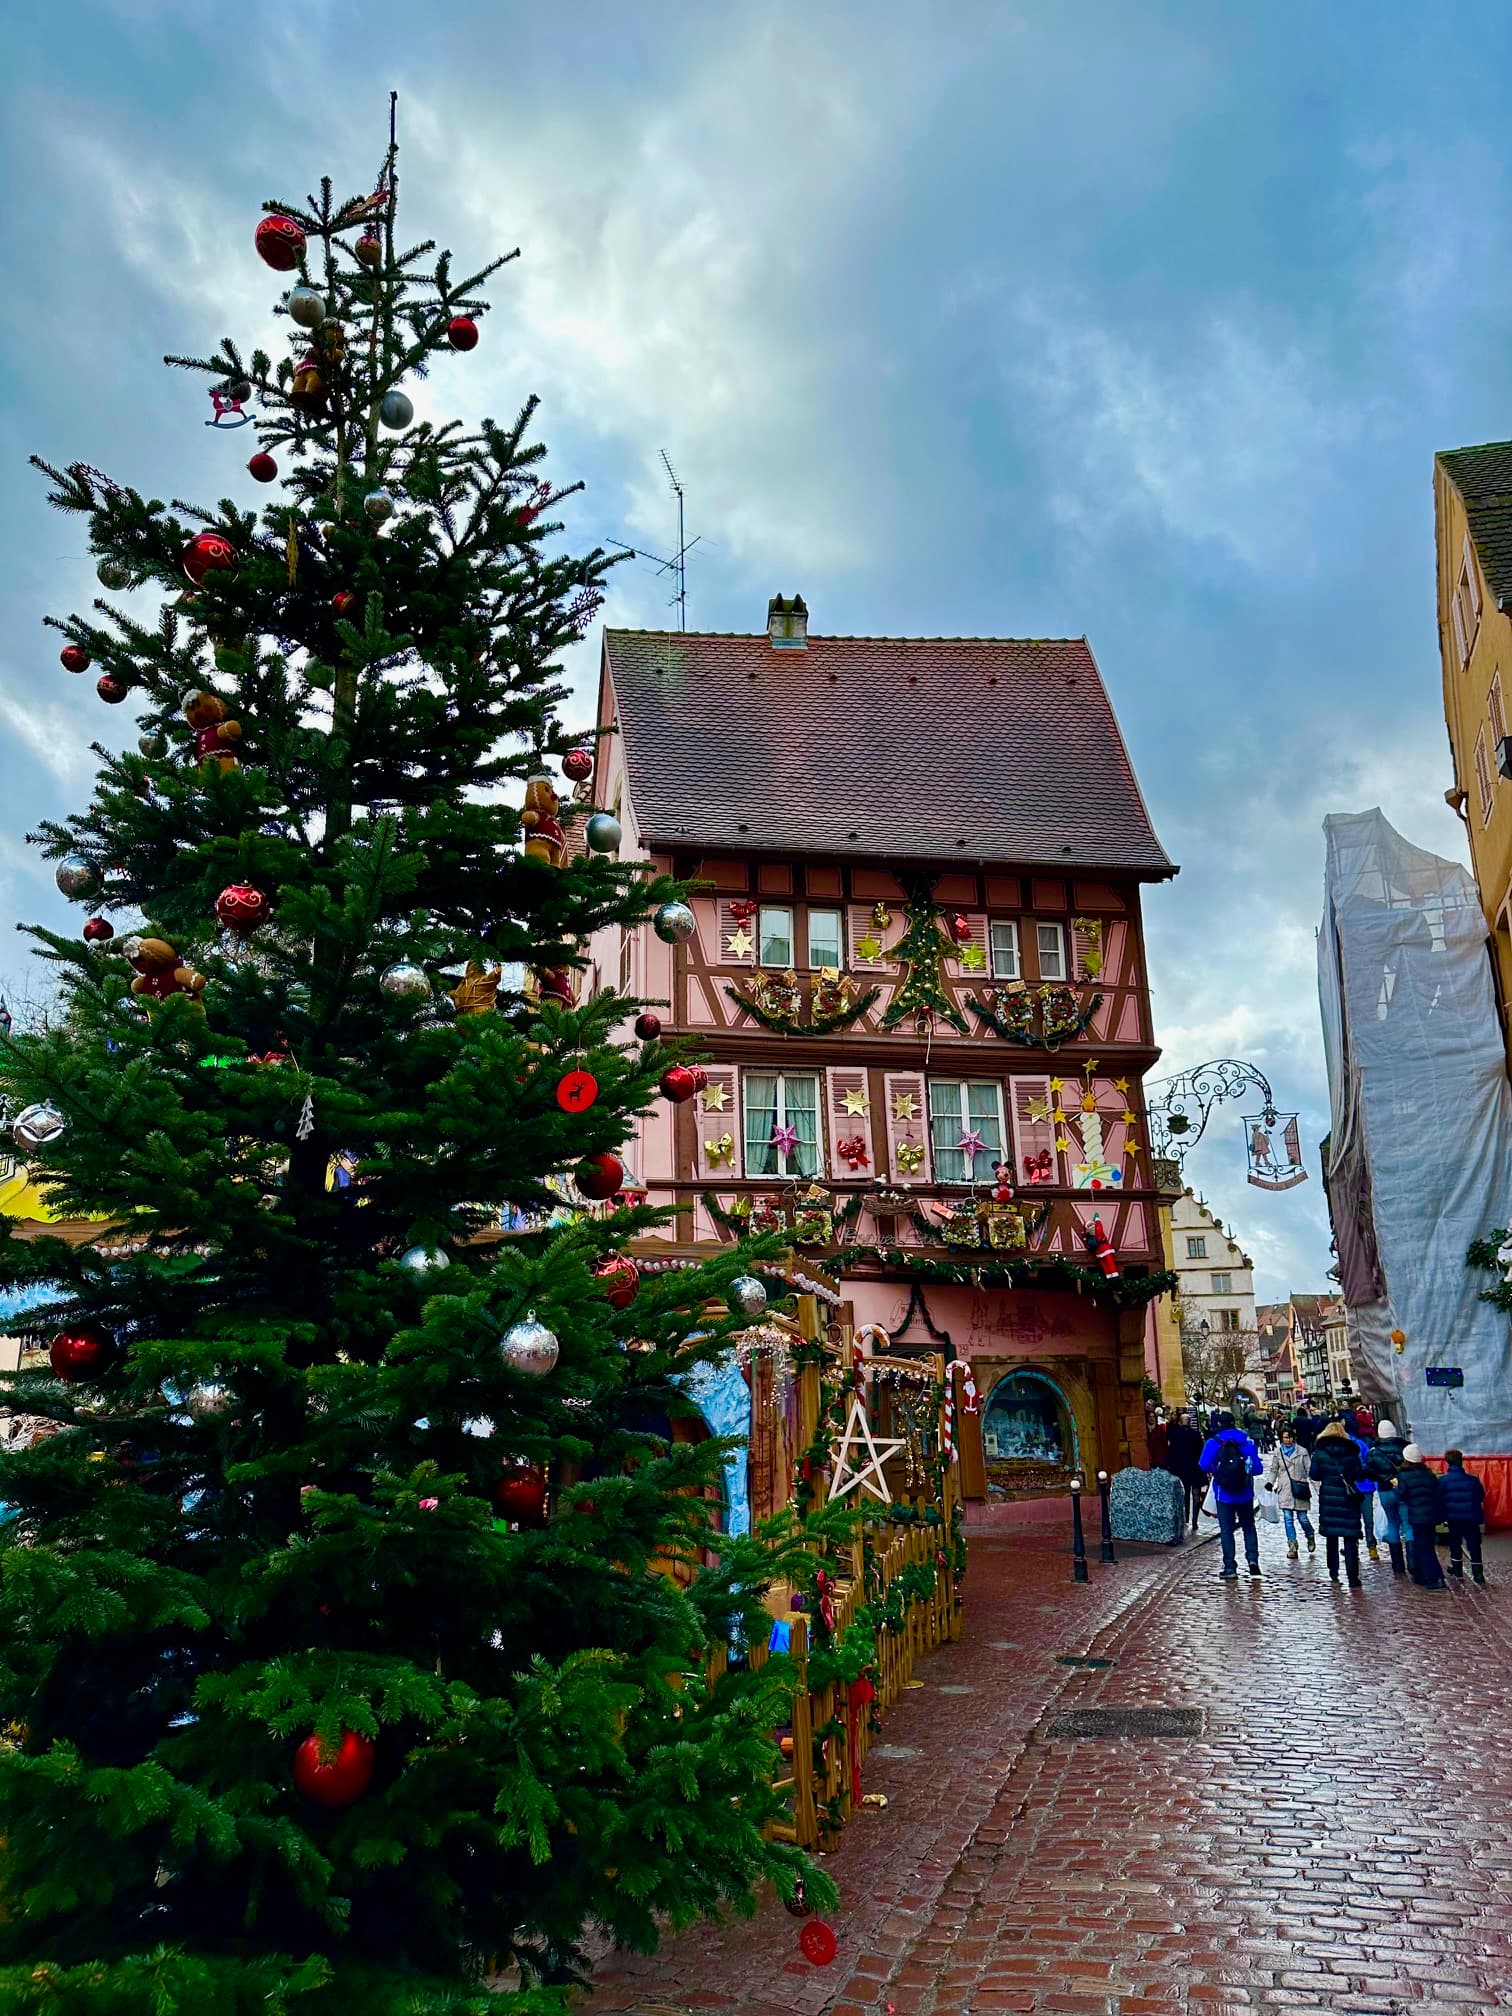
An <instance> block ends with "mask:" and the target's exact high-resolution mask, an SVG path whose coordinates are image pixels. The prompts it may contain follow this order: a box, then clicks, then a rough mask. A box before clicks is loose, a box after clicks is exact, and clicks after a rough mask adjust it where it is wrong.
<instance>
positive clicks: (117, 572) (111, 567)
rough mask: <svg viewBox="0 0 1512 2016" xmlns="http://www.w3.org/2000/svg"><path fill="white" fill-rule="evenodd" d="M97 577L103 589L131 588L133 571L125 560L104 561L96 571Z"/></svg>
mask: <svg viewBox="0 0 1512 2016" xmlns="http://www.w3.org/2000/svg"><path fill="white" fill-rule="evenodd" d="M95 577H96V579H97V580H98V581H99V584H100V586H101V587H102V588H129V587H130V586H131V569H130V568H129V567H128V566H127V565H126V562H125V561H124V560H111V559H105V560H102V561H101V562H100V564H99V566H98V567H96V569H95Z"/></svg>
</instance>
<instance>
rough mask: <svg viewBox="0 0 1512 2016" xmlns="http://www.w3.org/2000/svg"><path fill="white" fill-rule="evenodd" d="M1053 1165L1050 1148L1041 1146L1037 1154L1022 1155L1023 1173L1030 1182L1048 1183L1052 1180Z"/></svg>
mask: <svg viewBox="0 0 1512 2016" xmlns="http://www.w3.org/2000/svg"><path fill="white" fill-rule="evenodd" d="M1054 1174H1055V1165H1054V1163H1053V1162H1052V1161H1051V1159H1050V1150H1049V1149H1048V1148H1041V1150H1040V1152H1039V1153H1038V1155H1026V1156H1025V1157H1024V1175H1025V1177H1026V1179H1027V1180H1028V1181H1029V1182H1031V1183H1049V1182H1051V1181H1053V1180H1054Z"/></svg>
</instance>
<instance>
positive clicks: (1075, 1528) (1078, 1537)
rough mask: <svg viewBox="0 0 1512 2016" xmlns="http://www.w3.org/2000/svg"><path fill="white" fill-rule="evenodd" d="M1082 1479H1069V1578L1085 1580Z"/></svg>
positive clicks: (1085, 1548) (1085, 1556)
mask: <svg viewBox="0 0 1512 2016" xmlns="http://www.w3.org/2000/svg"><path fill="white" fill-rule="evenodd" d="M1081 1494H1082V1480H1081V1479H1080V1477H1073V1478H1072V1479H1071V1580H1072V1581H1073V1582H1085V1581H1086V1579H1087V1538H1086V1535H1085V1534H1084V1533H1083V1532H1082V1516H1081Z"/></svg>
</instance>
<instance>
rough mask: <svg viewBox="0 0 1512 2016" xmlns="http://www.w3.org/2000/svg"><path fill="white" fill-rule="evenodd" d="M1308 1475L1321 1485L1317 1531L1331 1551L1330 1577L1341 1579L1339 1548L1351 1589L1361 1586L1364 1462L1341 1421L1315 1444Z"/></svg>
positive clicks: (1332, 1423)
mask: <svg viewBox="0 0 1512 2016" xmlns="http://www.w3.org/2000/svg"><path fill="white" fill-rule="evenodd" d="M1308 1475H1309V1477H1310V1478H1311V1480H1312V1482H1313V1483H1314V1484H1316V1485H1317V1487H1318V1530H1319V1532H1320V1533H1321V1534H1322V1535H1323V1542H1324V1545H1325V1546H1326V1548H1327V1550H1328V1576H1329V1580H1330V1581H1331V1582H1337V1581H1338V1579H1339V1550H1340V1547H1341V1546H1342V1548H1343V1551H1344V1573H1345V1575H1346V1577H1347V1578H1348V1582H1349V1586H1350V1588H1351V1589H1358V1588H1359V1586H1360V1481H1361V1479H1362V1478H1363V1477H1364V1475H1365V1464H1364V1461H1363V1460H1362V1458H1361V1456H1360V1452H1359V1450H1358V1449H1357V1448H1356V1447H1355V1445H1354V1444H1353V1442H1351V1441H1350V1439H1349V1437H1348V1436H1347V1435H1346V1434H1345V1433H1344V1425H1343V1423H1342V1422H1340V1421H1330V1422H1329V1424H1328V1426H1327V1427H1326V1428H1325V1429H1324V1430H1323V1431H1322V1433H1321V1434H1320V1435H1319V1437H1318V1439H1317V1441H1316V1442H1315V1443H1314V1444H1313V1452H1312V1461H1311V1462H1310V1464H1309V1465H1308Z"/></svg>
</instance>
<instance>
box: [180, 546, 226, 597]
mask: <svg viewBox="0 0 1512 2016" xmlns="http://www.w3.org/2000/svg"><path fill="white" fill-rule="evenodd" d="M182 565H183V569H184V572H185V573H186V574H187V575H188V577H189V579H190V580H191V581H192V582H193V583H194V585H195V587H196V588H198V587H199V586H200V584H201V582H203V580H204V578H205V576H206V575H207V574H217V573H224V572H226V571H227V570H229V569H231V568H234V567H235V565H236V549H235V547H234V546H233V545H232V544H231V541H230V540H229V539H227V538H224V537H223V536H222V534H221V533H219V532H196V533H195V535H194V537H193V538H192V539H191V540H190V541H189V544H188V545H187V546H186V547H185V548H184V552H183V561H182Z"/></svg>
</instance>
